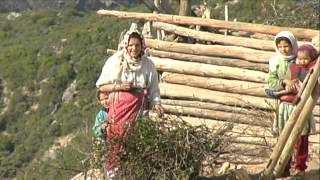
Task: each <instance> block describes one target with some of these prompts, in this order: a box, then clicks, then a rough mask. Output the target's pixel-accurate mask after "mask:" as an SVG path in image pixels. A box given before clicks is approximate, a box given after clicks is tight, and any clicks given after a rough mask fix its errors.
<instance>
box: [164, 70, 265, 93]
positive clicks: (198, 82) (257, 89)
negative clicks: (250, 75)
mask: <svg viewBox="0 0 320 180" xmlns="http://www.w3.org/2000/svg"><path fill="white" fill-rule="evenodd" d="M162 80H163V81H165V82H168V83H174V84H182V85H187V86H192V87H199V88H205V89H211V90H217V91H222V92H230V93H239V94H246V95H252V96H260V97H267V96H266V94H265V89H266V88H267V85H266V84H265V83H253V82H247V81H238V80H228V79H220V78H208V77H200V76H192V75H185V74H177V73H163V74H162Z"/></svg>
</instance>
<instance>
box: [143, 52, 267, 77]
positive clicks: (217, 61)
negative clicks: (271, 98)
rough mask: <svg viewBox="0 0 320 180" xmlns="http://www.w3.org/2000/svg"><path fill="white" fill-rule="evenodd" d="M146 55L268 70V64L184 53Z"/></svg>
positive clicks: (153, 53) (152, 53) (151, 53)
mask: <svg viewBox="0 0 320 180" xmlns="http://www.w3.org/2000/svg"><path fill="white" fill-rule="evenodd" d="M148 53H149V54H150V55H152V56H157V57H161V58H169V59H175V60H182V61H190V62H199V63H205V64H213V65H218V66H230V67H238V68H243V69H251V70H257V71H263V72H268V70H269V67H268V64H263V63H253V62H249V61H245V60H241V59H233V58H222V57H211V56H201V55H192V54H185V53H176V52H167V51H159V50H155V49H149V51H148Z"/></svg>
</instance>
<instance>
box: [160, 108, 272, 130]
mask: <svg viewBox="0 0 320 180" xmlns="http://www.w3.org/2000/svg"><path fill="white" fill-rule="evenodd" d="M163 107H164V109H165V111H166V112H168V113H174V114H183V115H186V116H187V115H191V116H196V117H201V118H212V119H216V120H221V121H226V122H231V123H240V124H247V125H256V126H263V127H270V124H271V123H268V122H266V121H263V120H262V118H261V117H258V116H254V115H244V114H234V113H229V112H224V111H215V110H207V109H198V108H196V107H182V106H172V105H163Z"/></svg>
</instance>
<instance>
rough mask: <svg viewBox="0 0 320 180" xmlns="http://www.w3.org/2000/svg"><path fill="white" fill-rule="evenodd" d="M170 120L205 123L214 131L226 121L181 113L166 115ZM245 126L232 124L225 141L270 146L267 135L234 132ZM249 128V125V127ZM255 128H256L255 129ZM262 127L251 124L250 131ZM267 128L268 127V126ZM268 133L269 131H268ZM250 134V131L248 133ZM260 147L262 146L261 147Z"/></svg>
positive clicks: (272, 143)
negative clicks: (245, 134) (240, 134)
mask: <svg viewBox="0 0 320 180" xmlns="http://www.w3.org/2000/svg"><path fill="white" fill-rule="evenodd" d="M167 116H169V117H170V118H171V119H172V120H175V119H182V120H184V121H186V122H187V123H190V124H191V125H195V126H196V125H206V126H208V127H209V128H213V130H215V131H220V130H221V129H223V128H224V127H225V126H226V123H223V122H222V121H215V120H213V119H208V118H199V117H190V116H183V115H179V116H176V115H167ZM245 127H249V126H248V125H241V124H233V125H232V126H231V128H230V129H228V130H227V131H229V132H228V137H226V140H227V142H231V143H235V144H239V145H256V146H264V148H271V147H272V146H273V145H274V143H275V139H274V138H269V137H253V136H251V137H250V136H249V137H248V136H247V137H241V136H239V134H237V133H236V131H243V130H244V128H245ZM250 128H251V127H250ZM255 128H256V129H255ZM262 129H264V128H263V127H261V126H260V127H259V126H254V125H253V126H252V131H254V130H255V131H259V130H262ZM268 129H269V128H268ZM268 129H264V130H263V131H265V133H266V134H268V132H267V131H269V130H268ZM269 134H270V133H269ZM249 135H250V133H249ZM261 148H262V147H261Z"/></svg>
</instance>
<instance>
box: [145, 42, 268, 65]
mask: <svg viewBox="0 0 320 180" xmlns="http://www.w3.org/2000/svg"><path fill="white" fill-rule="evenodd" d="M146 45H147V46H148V47H150V48H154V49H158V50H168V51H171V52H180V53H186V54H194V55H208V56H218V57H230V58H239V59H244V60H247V61H251V62H258V63H268V60H269V59H270V58H271V57H272V56H274V53H273V52H267V51H261V50H256V49H250V48H244V47H238V46H223V45H203V44H188V43H176V42H166V41H159V40H153V39H146Z"/></svg>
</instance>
